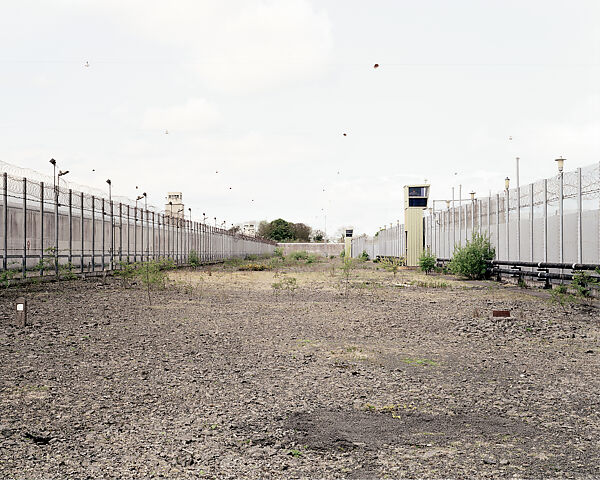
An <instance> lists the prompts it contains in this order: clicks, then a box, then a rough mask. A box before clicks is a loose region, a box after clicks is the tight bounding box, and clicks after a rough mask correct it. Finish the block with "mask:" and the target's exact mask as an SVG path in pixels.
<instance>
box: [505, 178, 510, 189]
mask: <svg viewBox="0 0 600 480" xmlns="http://www.w3.org/2000/svg"><path fill="white" fill-rule="evenodd" d="M509 188H510V178H508V177H506V178H505V179H504V190H508V189H509Z"/></svg>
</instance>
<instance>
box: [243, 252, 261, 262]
mask: <svg viewBox="0 0 600 480" xmlns="http://www.w3.org/2000/svg"><path fill="white" fill-rule="evenodd" d="M244 260H251V261H255V260H258V255H254V254H253V253H248V254H247V255H246V256H245V257H244Z"/></svg>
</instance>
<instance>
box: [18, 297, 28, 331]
mask: <svg viewBox="0 0 600 480" xmlns="http://www.w3.org/2000/svg"><path fill="white" fill-rule="evenodd" d="M15 315H16V320H17V326H19V327H25V326H27V300H25V299H24V298H23V297H20V298H17V300H16V302H15Z"/></svg>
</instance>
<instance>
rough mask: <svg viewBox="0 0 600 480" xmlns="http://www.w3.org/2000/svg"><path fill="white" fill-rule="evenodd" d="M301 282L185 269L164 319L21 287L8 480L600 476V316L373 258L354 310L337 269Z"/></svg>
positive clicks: (4, 434) (318, 268)
mask: <svg viewBox="0 0 600 480" xmlns="http://www.w3.org/2000/svg"><path fill="white" fill-rule="evenodd" d="M285 276H287V277H290V276H293V277H294V278H297V282H298V286H299V288H298V289H297V290H296V291H295V292H286V291H283V292H280V293H279V294H278V295H277V296H276V295H275V294H274V292H273V289H272V288H271V283H273V282H274V281H278V279H280V278H281V277H280V276H278V277H274V274H273V272H248V273H246V272H237V271H221V269H215V268H213V271H212V272H210V275H209V274H208V273H207V272H206V271H204V272H188V273H178V274H175V275H174V279H175V280H177V282H178V286H177V287H170V288H168V289H167V290H163V291H160V292H154V293H153V295H152V298H153V301H152V303H153V304H152V306H148V301H147V298H146V296H145V293H144V290H143V289H142V288H140V287H137V286H134V287H132V288H123V287H122V286H121V285H120V284H119V282H117V281H116V280H114V279H109V280H108V281H107V283H106V284H103V283H102V282H101V281H99V280H86V281H71V282H63V283H60V284H46V285H34V286H29V287H26V288H25V287H22V288H15V289H8V290H6V291H5V292H3V294H2V297H0V323H1V328H0V477H1V478H19V479H21V478H23V479H25V478H27V479H28V478H145V477H155V478H199V477H206V478H405V477H406V478H424V477H425V478H446V477H452V478H465V477H469V478H498V477H507V478H512V477H516V478H554V477H560V478H594V477H600V445H599V440H598V439H599V438H600V418H599V413H600V410H599V405H600V395H599V394H600V380H599V376H600V375H599V374H600V370H599V368H598V366H599V365H598V363H599V362H598V359H599V358H600V335H599V333H600V328H599V326H600V321H599V320H600V319H599V313H598V309H597V308H596V307H590V306H587V305H568V306H566V307H565V308H564V309H563V308H562V307H560V306H555V305H552V304H551V303H550V302H549V301H548V296H547V294H545V293H544V294H543V295H533V294H532V293H531V292H530V291H521V290H518V289H515V288H514V287H504V286H503V287H501V286H498V284H493V283H490V284H487V283H478V284H472V283H468V282H464V283H463V282H451V281H448V280H445V279H440V278H439V277H431V278H427V279H425V278H424V277H423V276H421V275H417V274H415V273H411V272H406V271H404V272H401V273H400V274H399V276H397V277H394V276H392V274H390V273H388V272H383V271H379V270H376V267H375V266H374V265H373V264H371V263H370V262H369V263H367V264H363V265H362V268H361V269H359V270H356V271H355V272H353V274H352V278H351V279H350V282H351V285H352V287H351V288H349V291H348V295H347V296H346V295H344V289H345V287H344V284H343V282H342V283H341V284H340V273H339V269H338V270H337V271H334V270H333V268H332V264H330V263H322V264H317V265H312V266H305V267H292V268H291V269H290V270H289V271H288V273H287V274H285V275H284V278H285ZM415 280H421V281H427V282H432V281H440V280H443V281H445V282H447V283H449V286H448V287H446V288H431V286H430V287H416V286H406V287H404V288H401V285H404V284H407V283H409V282H410V281H415ZM430 285H431V283H430ZM22 294H24V295H26V296H27V298H28V299H29V306H30V314H29V318H30V321H31V322H32V324H31V325H30V326H28V327H26V328H25V329H19V328H17V327H16V326H14V324H13V318H12V316H13V314H12V308H13V302H14V299H15V298H16V297H17V296H18V295H22ZM495 308H509V309H511V312H512V317H511V318H509V319H492V318H490V315H489V314H490V312H491V310H492V309H495Z"/></svg>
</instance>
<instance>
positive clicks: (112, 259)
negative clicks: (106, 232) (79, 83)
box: [108, 198, 115, 270]
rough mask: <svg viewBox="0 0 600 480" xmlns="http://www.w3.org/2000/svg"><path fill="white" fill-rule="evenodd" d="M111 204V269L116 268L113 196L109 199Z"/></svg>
mask: <svg viewBox="0 0 600 480" xmlns="http://www.w3.org/2000/svg"><path fill="white" fill-rule="evenodd" d="M108 202H109V206H110V265H109V268H110V270H113V269H114V268H115V265H114V263H115V215H114V213H115V212H114V209H113V200H112V198H109V199H108Z"/></svg>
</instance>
